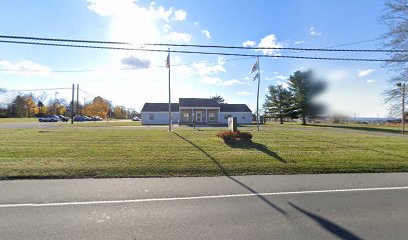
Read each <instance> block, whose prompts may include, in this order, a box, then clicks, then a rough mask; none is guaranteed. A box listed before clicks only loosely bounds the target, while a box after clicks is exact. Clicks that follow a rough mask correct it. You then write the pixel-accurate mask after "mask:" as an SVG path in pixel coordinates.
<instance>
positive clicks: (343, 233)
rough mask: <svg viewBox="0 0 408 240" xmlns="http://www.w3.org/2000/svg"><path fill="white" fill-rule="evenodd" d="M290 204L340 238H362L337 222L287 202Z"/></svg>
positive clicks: (357, 239)
mask: <svg viewBox="0 0 408 240" xmlns="http://www.w3.org/2000/svg"><path fill="white" fill-rule="evenodd" d="M288 204H289V205H290V206H292V207H293V208H295V209H296V210H298V211H299V212H301V213H303V214H305V215H306V216H308V217H309V218H311V219H312V220H313V221H315V222H316V223H318V224H319V225H320V226H321V227H323V228H324V229H326V230H327V231H328V232H330V233H332V234H334V235H336V236H337V237H338V238H340V239H348V240H360V239H362V238H360V237H358V236H357V235H355V234H354V233H352V232H350V231H349V230H347V229H345V228H344V227H341V226H339V225H338V224H336V223H334V222H332V221H329V220H328V219H325V218H323V217H321V216H319V215H316V214H314V213H311V212H308V211H306V210H304V209H302V208H300V207H298V206H296V205H295V204H293V203H291V202H288Z"/></svg>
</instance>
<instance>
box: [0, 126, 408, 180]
mask: <svg viewBox="0 0 408 240" xmlns="http://www.w3.org/2000/svg"><path fill="white" fill-rule="evenodd" d="M294 126H295V125H293V124H291V125H284V126H279V125H267V126H264V127H263V130H262V131H260V132H256V131H255V128H254V127H246V128H244V129H246V130H249V131H251V132H252V133H253V135H254V138H253V143H241V144H234V145H226V144H224V143H222V142H221V141H220V140H219V139H218V138H217V137H216V136H215V135H216V133H217V132H218V131H220V130H222V129H207V128H203V129H199V130H193V129H191V128H186V127H181V128H178V129H176V130H175V131H174V132H173V133H169V132H167V131H166V130H165V129H164V128H131V127H124V128H122V127H111V128H110V127H106V128H105V127H100V128H97V127H95V128H70V127H59V128H55V129H47V130H45V129H0V134H1V138H0V178H2V179H12V178H84V177H145V176H159V177H165V176H215V175H225V174H228V175H245V174H296V173H344V172H350V173H351V172H399V171H408V138H404V137H398V136H376V135H372V134H366V133H365V132H364V131H361V132H357V133H356V132H337V131H328V130H327V128H326V127H300V126H299V125H296V127H299V128H296V129H294Z"/></svg>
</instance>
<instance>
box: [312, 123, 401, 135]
mask: <svg viewBox="0 0 408 240" xmlns="http://www.w3.org/2000/svg"><path fill="white" fill-rule="evenodd" d="M307 126H311V127H323V128H340V129H350V130H359V131H368V132H386V133H400V134H401V130H400V129H387V128H377V127H369V126H351V125H325V124H308V125H307Z"/></svg>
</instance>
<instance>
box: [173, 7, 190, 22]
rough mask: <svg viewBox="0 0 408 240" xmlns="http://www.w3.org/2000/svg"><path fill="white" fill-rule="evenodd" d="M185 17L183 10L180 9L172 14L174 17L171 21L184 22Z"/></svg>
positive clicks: (185, 13)
mask: <svg viewBox="0 0 408 240" xmlns="http://www.w3.org/2000/svg"><path fill="white" fill-rule="evenodd" d="M186 17H187V12H186V11H184V10H183V9H180V10H176V11H175V12H174V16H173V17H172V20H175V21H184V20H186Z"/></svg>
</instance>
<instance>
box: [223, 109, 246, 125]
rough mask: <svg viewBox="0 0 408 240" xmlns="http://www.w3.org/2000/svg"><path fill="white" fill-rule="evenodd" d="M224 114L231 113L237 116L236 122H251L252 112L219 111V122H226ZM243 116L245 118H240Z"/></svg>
mask: <svg viewBox="0 0 408 240" xmlns="http://www.w3.org/2000/svg"><path fill="white" fill-rule="evenodd" d="M226 115H231V116H232V117H236V118H237V122H238V124H250V123H252V113H251V112H220V118H219V119H220V123H222V124H228V119H225V116H226ZM242 116H245V119H242Z"/></svg>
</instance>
